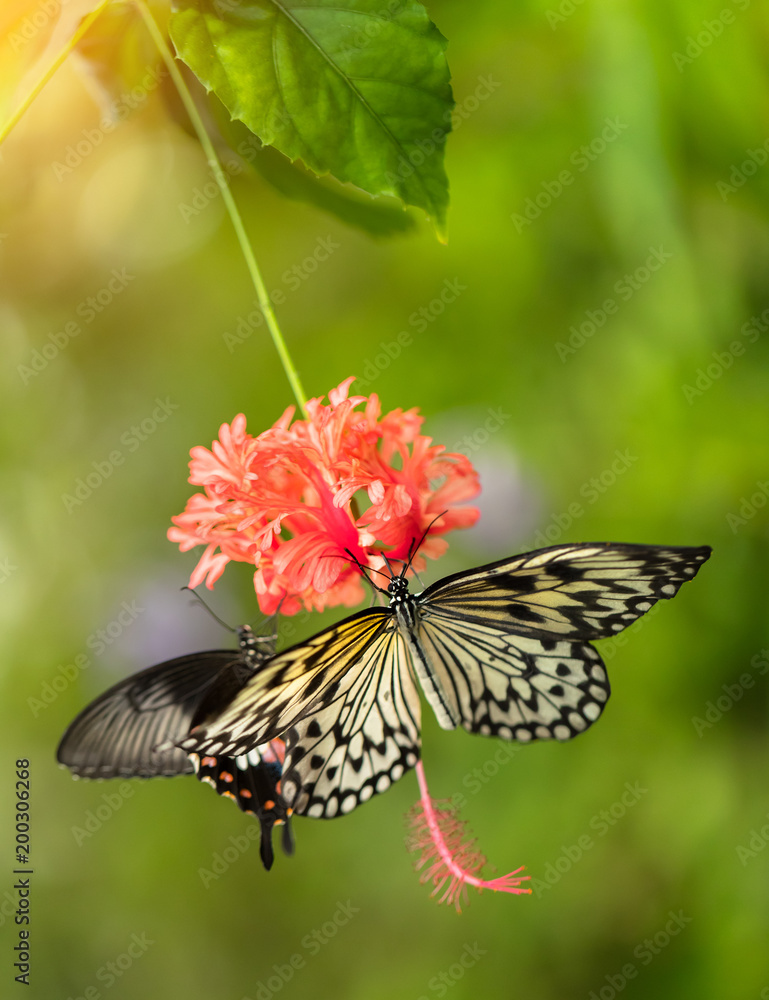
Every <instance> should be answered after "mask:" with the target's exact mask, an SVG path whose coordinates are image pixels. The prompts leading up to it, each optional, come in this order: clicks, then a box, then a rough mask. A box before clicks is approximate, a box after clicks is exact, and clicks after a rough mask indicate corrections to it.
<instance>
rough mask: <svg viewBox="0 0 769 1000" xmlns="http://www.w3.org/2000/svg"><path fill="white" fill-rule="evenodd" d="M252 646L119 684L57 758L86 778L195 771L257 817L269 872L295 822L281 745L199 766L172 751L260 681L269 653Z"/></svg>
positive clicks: (84, 718)
mask: <svg viewBox="0 0 769 1000" xmlns="http://www.w3.org/2000/svg"><path fill="white" fill-rule="evenodd" d="M241 631H242V630H241ZM254 641H258V640H252V638H250V632H248V633H247V635H246V636H241V649H240V650H239V651H233V650H210V651H206V652H202V653H194V654H192V655H189V656H181V657H178V658H177V659H174V660H168V661H167V662H165V663H160V664H157V665H156V666H154V667H149V668H148V669H147V670H143V671H141V672H140V673H138V674H134V675H133V676H131V677H128V678H126V679H125V680H123V681H120V682H119V683H118V684H115V685H114V686H113V687H112V688H110V689H109V690H108V691H106V692H105V693H104V694H102V695H100V697H98V698H97V699H96V700H95V701H93V702H91V704H90V705H88V706H87V707H86V708H85V709H83V711H82V712H81V713H80V714H79V715H78V716H77V718H76V719H75V720H74V721H73V722H72V724H71V725H70V726H69V728H68V729H67V731H66V732H65V734H64V736H63V737H62V740H61V742H60V744H59V748H58V750H57V760H58V761H59V763H60V764H63V765H66V766H67V767H68V768H69V769H70V770H71V771H72V772H73V774H74V775H75V776H76V777H83V778H114V777H124V778H129V777H140V778H150V777H156V776H164V777H171V776H174V775H177V774H192V773H193V772H195V773H197V777H198V779H199V780H200V781H204V782H206V783H207V784H210V785H212V787H213V788H214V789H215V790H216V791H217V793H218V794H219V795H223V796H224V797H226V798H230V799H232V800H233V801H235V802H236V803H237V804H238V806H239V807H240V809H241V810H243V812H247V813H250V814H251V815H254V816H256V817H257V818H258V819H259V823H260V827H261V857H262V861H263V863H264V866H265V868H268V869H269V868H270V867H271V865H272V861H273V852H272V828H273V826H274V825H275V824H281V823H288V820H289V816H290V810H289V809H288V807H287V805H286V802H285V800H284V799H283V797H282V796H281V794H280V779H281V774H282V765H283V754H284V744H283V742H282V741H281V740H275V741H274V742H273V743H271V744H267V745H266V746H263V747H260V748H259V749H258V750H256V749H255V750H254V751H253V752H252V753H251V754H249V755H248V757H240V758H237V759H233V758H229V757H221V756H220V757H216V758H214V757H205V758H203V760H201V759H200V757H199V756H192V755H189V756H188V755H187V754H186V753H184V752H183V751H182V750H179V749H178V747H176V746H174V744H175V743H176V742H177V741H178V740H179V739H181V738H182V737H183V736H185V735H186V734H187V733H188V732H189V730H190V727H191V726H192V725H194V724H195V721H196V719H197V718H199V717H201V715H205V714H206V713H208V712H210V711H215V710H216V709H217V708H218V707H222V706H223V705H225V704H227V703H228V702H229V701H230V700H231V699H232V698H233V697H234V696H235V695H236V694H237V692H238V691H239V690H240V689H241V688H242V687H243V685H244V684H245V683H246V681H247V680H248V679H249V678H250V677H252V676H253V675H254V673H255V672H256V670H257V669H258V665H259V664H260V662H261V661H262V660H263V659H264V658H265V657H266V655H268V653H267V651H266V650H265V652H264V653H263V652H262V651H261V650H260V649H259V648H258V647H256V646H254V644H253V643H254ZM159 744H160V745H161V747H160V749H159V748H158V745H159ZM286 845H289V846H290V847H291V849H293V845H292V841H291V838H290V835H289V836H288V839H286V838H284V848H285V846H286ZM287 853H288V852H287Z"/></svg>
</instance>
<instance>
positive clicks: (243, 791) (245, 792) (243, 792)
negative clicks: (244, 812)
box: [240, 788, 251, 799]
mask: <svg viewBox="0 0 769 1000" xmlns="http://www.w3.org/2000/svg"><path fill="white" fill-rule="evenodd" d="M240 794H241V795H242V796H243V798H244V799H250V798H251V792H249V790H248V789H247V788H241V790H240Z"/></svg>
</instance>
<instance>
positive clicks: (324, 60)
mask: <svg viewBox="0 0 769 1000" xmlns="http://www.w3.org/2000/svg"><path fill="white" fill-rule="evenodd" d="M176 11H177V12H176V13H175V14H173V15H172V17H171V20H170V23H169V28H170V33H171V38H172V40H173V42H174V45H175V46H176V50H177V52H178V53H179V56H180V57H181V58H182V59H183V60H184V62H185V63H187V65H188V66H189V67H190V69H191V70H192V71H193V72H194V73H195V75H196V76H197V77H198V79H199V80H200V81H201V82H202V83H203V85H204V86H205V87H206V89H207V90H213V91H214V93H215V94H216V95H217V97H219V99H220V100H221V101H222V103H223V104H224V105H225V107H226V108H227V109H228V111H229V112H230V114H231V115H232V117H233V118H237V119H239V120H240V121H242V122H244V123H245V124H246V125H247V126H248V128H249V129H250V130H251V131H252V132H253V133H254V134H255V135H257V136H258V137H259V138H260V139H261V141H262V142H263V143H264V144H265V145H269V146H275V147H276V148H277V149H279V150H280V151H281V152H282V153H285V155H286V156H288V157H289V159H291V160H296V159H301V160H302V161H303V163H305V164H306V165H307V166H308V167H309V168H310V169H311V170H312V171H314V172H315V173H316V174H319V175H323V174H327V173H332V174H333V175H334V176H335V177H336V178H337V179H338V180H340V181H349V182H350V183H352V184H355V185H357V186H358V187H360V188H363V190H364V191H368V192H369V194H372V195H379V194H390V195H394V196H396V197H397V198H400V199H401V201H403V202H405V203H406V204H408V205H415V206H417V207H418V208H422V209H424V211H425V212H427V214H428V215H429V216H430V217H431V218H432V219H433V220H434V223H435V226H436V229H437V231H438V235H439V237H440V238H441V239H443V238H445V224H446V207H447V205H448V182H447V179H446V174H445V171H444V169H443V151H444V146H445V143H446V135H447V134H448V132H449V131H450V129H451V108H452V106H453V100H452V97H451V87H450V84H449V70H448V66H447V64H446V58H445V54H444V50H445V46H446V41H445V39H444V38H443V36H442V35H441V34H440V32H439V31H438V29H437V28H436V27H435V25H434V24H432V22H431V21H430V20H429V18H428V17H427V13H426V11H425V9H424V7H423V6H422V5H421V4H419V3H415V2H413V0H312V2H310V0H293V3H292V4H291V5H289V3H288V2H286V0H177V2H176Z"/></svg>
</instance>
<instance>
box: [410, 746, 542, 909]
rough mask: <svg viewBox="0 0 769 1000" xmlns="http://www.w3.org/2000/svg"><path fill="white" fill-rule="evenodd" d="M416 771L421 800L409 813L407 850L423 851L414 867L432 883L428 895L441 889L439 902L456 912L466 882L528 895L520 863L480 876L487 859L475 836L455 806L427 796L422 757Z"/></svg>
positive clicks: (421, 879)
mask: <svg viewBox="0 0 769 1000" xmlns="http://www.w3.org/2000/svg"><path fill="white" fill-rule="evenodd" d="M416 772H417V780H418V782H419V792H420V801H419V802H418V803H417V805H416V806H415V807H414V809H413V810H412V811H411V813H410V814H409V826H410V828H411V832H410V835H409V837H408V839H407V846H408V848H409V850H410V851H421V852H422V854H421V857H420V858H419V859H418V861H417V862H416V865H415V867H416V870H417V871H420V870H421V869H422V868H424V869H425V871H424V872H422V875H421V876H420V879H419V881H420V882H421V883H422V884H423V885H424V884H426V883H428V882H432V884H433V891H432V892H431V893H430V895H431V896H438V894H439V893H440V892H441V890H443V895H441V896H440V897H439V899H438V900H437V901H438V903H453V904H454V906H455V908H456V910H457V913H461V912H462V906H461V902H462V900H463V899H464V900H465V901H466V900H467V886H468V885H471V886H474V887H475V888H476V889H478V891H479V892H481V891H482V890H483V889H492V890H493V891H494V892H509V893H512V894H514V895H530V894H531V889H522V888H521V887H520V885H521V882H524V881H526V880H527V879H528V878H529V876H528V875H519V874H518V873H519V872H522V871H523V866H521V867H520V868H516V869H515V871H512V872H509V873H508V874H507V875H502V876H501V877H500V878H494V879H482V878H480V877H479V875H480V872H481V870H482V868H483V867H484V865H485V864H486V858H485V856H484V855H483V854H482V853H481V852H480V851H479V850H478V849H477V847H476V846H475V839H474V838H473V837H471V836H470V835H469V833H468V831H467V828H466V826H465V824H464V823H463V822H462V821H461V820H460V819H458V818H457V815H456V810H455V809H454V808H452V807H451V806H450V805H449V804H448V803H443V802H436V801H435V800H434V799H432V798H431V797H430V790H429V789H428V787H427V778H426V777H425V772H424V767H423V765H422V761H421V760H420V761H418V762H417V765H416Z"/></svg>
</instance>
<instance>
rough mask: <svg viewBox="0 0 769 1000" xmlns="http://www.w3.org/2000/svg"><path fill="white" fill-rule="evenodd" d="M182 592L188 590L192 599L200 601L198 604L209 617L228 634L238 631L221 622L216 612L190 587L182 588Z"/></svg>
mask: <svg viewBox="0 0 769 1000" xmlns="http://www.w3.org/2000/svg"><path fill="white" fill-rule="evenodd" d="M182 590H189V592H190V593H191V594H192V596H193V597H197V599H198V600H199V601H200V603H201V604H202V605H203V607H204V608H205V609H206V611H207V612H208V613H209V615H211V617H212V618H213V619H214V621H215V622H219V624H220V625H221V626H222V628H226V629H227V631H228V632H237V631H238V630H237V629H236V628H233V627H232V625H228V624H227V622H224V621H222V619H221V618H220V617H219V615H217V614H216V612H214V611H212V610H211V608H209V606H208V605H207V604H206V602H205V601H204V600H203V598H202V597H201V596H200V594H198V593H196V591H194V590H193V589H192V587H182Z"/></svg>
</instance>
